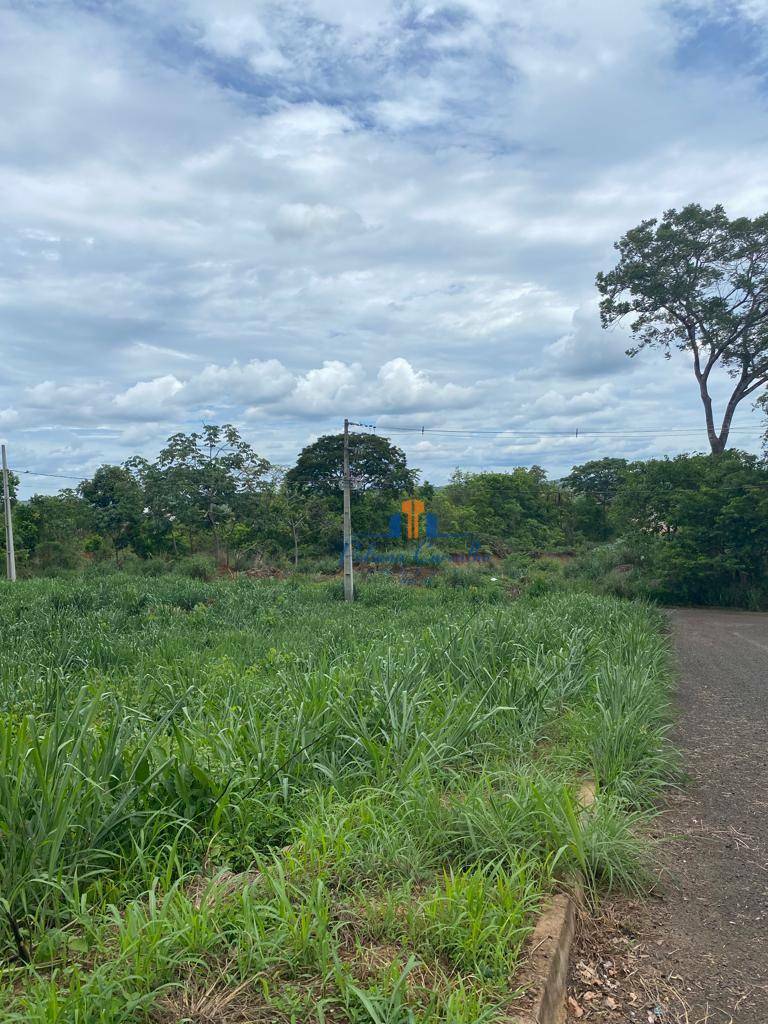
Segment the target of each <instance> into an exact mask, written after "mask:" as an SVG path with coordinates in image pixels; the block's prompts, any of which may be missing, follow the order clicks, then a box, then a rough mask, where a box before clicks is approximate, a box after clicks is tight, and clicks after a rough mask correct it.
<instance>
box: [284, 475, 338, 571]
mask: <svg viewBox="0 0 768 1024" xmlns="http://www.w3.org/2000/svg"><path fill="white" fill-rule="evenodd" d="M269 514H270V517H271V518H272V520H273V522H274V523H275V524H276V525H277V526H278V527H279V528H280V529H282V530H283V531H284V532H285V533H287V534H288V535H289V537H290V543H291V549H292V556H293V564H294V566H296V567H297V566H298V564H299V548H300V545H301V544H302V542H303V543H310V544H313V546H316V545H317V542H318V540H321V539H322V536H323V534H324V533H325V531H326V528H327V524H328V518H329V515H330V510H329V508H328V502H327V500H326V499H324V498H323V497H322V496H321V495H319V494H313V493H312V492H311V491H307V490H299V489H298V488H296V487H291V486H290V484H288V483H284V484H283V486H282V487H281V488H280V489H279V491H278V492H277V493H276V495H275V497H274V500H273V501H272V502H271V503H270V508H269Z"/></svg>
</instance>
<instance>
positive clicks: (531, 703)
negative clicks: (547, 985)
mask: <svg viewBox="0 0 768 1024" xmlns="http://www.w3.org/2000/svg"><path fill="white" fill-rule="evenodd" d="M0 633H2V636H3V638H4V643H3V649H2V659H1V660H0V892H1V893H2V902H0V910H1V911H2V916H3V921H2V923H1V924H0V929H1V930H2V947H0V952H2V956H3V957H4V960H5V968H4V970H5V973H6V976H7V977H6V980H9V981H12V982H13V984H11V985H8V986H6V995H4V996H0V1010H2V1012H3V1013H4V1015H5V1016H6V1017H7V1018H8V1019H9V1020H12V1019H17V1020H22V1019H24V1020H35V1021H41V1022H42V1021H46V1022H47V1021H51V1022H52V1021H60V1020H77V1021H90V1020H94V1021H95V1020H99V1021H105V1020H109V1021H111V1020H143V1019H146V1018H147V1015H148V1014H151V1013H161V1012H162V1013H171V1014H172V1013H173V1012H176V1011H178V1014H179V1015H180V1016H183V1013H182V1010H183V1007H184V1006H186V1005H192V1004H189V999H192V996H193V995H194V992H195V991H196V988H195V986H197V985H203V986H204V987H203V989H202V991H201V992H200V993H198V995H199V998H200V999H203V1000H208V1003H210V1005H213V1002H212V1001H214V1002H215V999H214V997H215V998H219V997H220V998H221V999H222V1000H224V1001H225V1003H226V1005H227V1006H230V1005H231V1001H232V1000H233V999H235V998H236V999H237V1000H239V1001H240V1002H241V1003H242V1004H243V1005H245V1004H246V1003H249V1005H250V1004H253V1006H255V1007H258V1008H259V1010H258V1012H259V1013H274V1015H275V1019H281V1018H280V1014H283V1015H284V1016H285V1018H286V1019H290V1018H291V1014H293V1015H294V1016H296V1015H299V1016H301V1014H304V1015H305V1016H306V1017H307V1019H315V1020H322V1019H324V1017H323V1014H325V1019H329V1020H330V1019H347V1020H361V1021H363V1020H376V1019H380V1020H382V1021H384V1020H386V1021H396V1020H403V1021H405V1020H419V1021H448V1020H451V1021H454V1022H455V1024H460V1022H461V1021H467V1022H468V1021H474V1020H482V1019H488V1020H490V1019H493V1018H494V1014H496V1013H498V1012H501V1011H500V1009H499V1008H500V1007H503V1004H504V998H505V997H504V992H505V991H506V990H507V989H508V984H507V983H506V979H508V976H509V974H510V972H512V971H513V970H514V966H515V962H516V959H517V957H518V956H519V951H520V949H521V946H522V943H523V941H524V939H525V936H526V934H527V932H528V930H529V928H530V927H531V921H532V915H533V911H534V910H535V907H536V906H537V904H538V902H539V901H540V900H541V899H542V897H543V896H544V895H545V894H546V893H547V892H548V891H550V890H551V889H552V888H553V887H554V886H557V885H568V884H569V880H570V879H571V878H572V876H573V872H574V871H576V870H577V869H578V870H580V871H581V872H582V873H583V874H584V875H585V876H586V878H587V879H588V881H589V884H590V885H591V886H592V887H593V888H594V889H595V890H597V889H598V888H599V887H601V886H606V885H613V884H621V885H624V886H632V885H637V884H638V881H639V879H640V877H641V847H640V844H639V841H638V839H637V835H636V829H635V826H636V825H637V822H638V815H642V814H643V813H644V811H645V809H647V808H648V807H649V805H650V803H651V801H652V799H653V797H654V796H655V795H656V793H657V792H658V790H659V788H660V787H661V786H662V785H663V784H664V783H665V781H667V780H668V778H669V777H670V772H671V770H672V760H671V756H670V751H669V748H668V745H667V742H666V717H667V712H666V687H667V655H666V647H665V642H664V640H663V638H662V635H661V631H660V626H659V621H658V618H657V616H656V613H655V612H653V611H652V610H650V609H648V608H645V607H642V606H639V605H631V604H628V603H619V602H617V601H614V600H612V599H608V598H597V597H590V596H585V595H573V594H570V595H569V594H556V595H551V596H548V597H544V598H541V599H539V600H535V601H534V600H532V599H531V600H525V601H521V602H518V603H516V604H509V603H507V602H506V601H505V600H504V598H503V594H502V593H501V592H500V591H499V590H498V589H497V588H496V587H495V585H494V581H493V580H491V578H490V577H489V578H488V579H487V580H485V581H483V582H482V583H481V584H479V585H477V586H473V587H466V588H465V587H461V588H458V587H453V586H441V585H436V586H430V587H425V588H413V587H405V586H402V585H398V584H397V583H396V582H393V581H390V580H381V579H376V580H371V581H368V582H366V583H365V584H364V586H363V587H362V589H361V594H360V600H359V601H358V602H356V603H355V605H353V606H351V607H350V606H347V605H345V604H344V603H343V602H342V601H341V600H340V595H339V593H338V586H337V584H336V583H335V582H334V583H327V584H316V583H301V582H297V581H296V580H291V581H287V582H269V581H260V582H258V583H255V582H251V581H235V582H229V581H228V582H210V583H209V582H205V581H203V580H197V579H180V578H178V577H171V576H161V577H157V578H154V577H153V578H118V577H110V578H104V579H90V580H83V579H80V580H76V579H75V580H37V581H30V582H26V583H22V584H19V585H17V586H15V587H10V586H3V587H0ZM585 774H590V775H592V776H594V778H595V780H596V783H597V787H598V797H597V803H596V807H595V810H594V812H593V813H592V814H590V815H589V816H588V817H584V816H583V815H581V814H580V813H579V807H578V789H579V785H580V780H581V778H582V777H583V776H584V775H585ZM238 873H241V874H238ZM206 979H207V980H206ZM212 979H213V980H212ZM502 979H505V983H504V984H502ZM214 981H215V983H214ZM211 985H213V987H212V988H210V986H211ZM205 986H209V988H210V991H209V988H206V987H205ZM220 990H221V992H220ZM206 993H207V994H206ZM233 993H236V996H235V995H233ZM195 998H197V997H195ZM185 999H186V1000H187V1003H185V1002H184V1000H185ZM227 1000H229V1002H226V1001H227ZM249 1001H250V1002H249ZM195 1005H196V1004H195ZM201 1005H202V1004H201ZM206 1005H207V1004H206ZM222 1005H224V1003H223V1004H222ZM153 1007H154V1009H153ZM162 1007H165V1009H158V1008H162ZM323 1007H325V1009H323ZM169 1008H170V1009H169ZM174 1008H175V1009H174ZM254 1012H256V1011H254ZM414 1014H415V1015H416V1016H414ZM334 1015H336V1016H334ZM409 1015H410V1016H409ZM224 1019H226V1018H224Z"/></svg>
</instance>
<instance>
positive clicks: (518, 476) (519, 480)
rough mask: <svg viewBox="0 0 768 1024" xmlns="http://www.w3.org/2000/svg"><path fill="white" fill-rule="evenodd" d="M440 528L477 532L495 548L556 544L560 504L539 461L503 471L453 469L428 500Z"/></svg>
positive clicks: (522, 548) (559, 538) (528, 548)
mask: <svg viewBox="0 0 768 1024" xmlns="http://www.w3.org/2000/svg"><path fill="white" fill-rule="evenodd" d="M431 507H433V508H435V509H436V510H437V512H438V514H439V516H440V524H441V529H442V530H443V531H446V532H448V531H450V532H453V531H461V532H469V533H476V534H477V535H478V536H479V537H480V538H481V539H482V540H483V541H484V542H485V543H487V544H489V545H490V546H491V547H492V548H494V549H495V550H496V551H498V553H503V552H504V551H505V550H509V549H514V550H517V551H534V550H536V549H539V548H544V547H548V546H550V545H553V544H558V543H561V542H562V540H563V523H562V516H563V514H564V512H565V506H564V505H563V503H562V496H561V495H560V494H559V492H558V489H557V488H556V487H554V486H553V485H552V484H551V483H549V482H548V481H547V479H546V474H545V473H544V471H543V470H542V469H541V468H540V467H539V466H532V467H531V468H530V469H525V468H523V467H521V466H519V467H517V468H516V469H513V470H512V471H511V472H508V473H466V472H462V471H460V470H456V471H455V472H454V474H453V476H452V477H451V481H450V483H449V484H447V485H446V486H445V487H443V488H441V489H440V491H438V492H437V494H436V495H435V498H434V499H433V501H432V503H431Z"/></svg>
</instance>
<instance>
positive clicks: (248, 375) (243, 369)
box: [188, 359, 294, 404]
mask: <svg viewBox="0 0 768 1024" xmlns="http://www.w3.org/2000/svg"><path fill="white" fill-rule="evenodd" d="M293 380H294V378H293V375H292V374H291V373H290V372H289V371H288V370H287V369H286V368H285V367H284V366H283V364H282V363H281V362H280V361H279V360H277V359H266V360H264V361H261V360H259V359H252V360H250V362H248V363H245V364H243V365H241V364H240V363H239V362H238V361H237V360H233V362H232V363H230V365H229V366H217V365H216V364H215V363H211V364H209V365H208V366H206V367H205V369H204V370H203V371H202V373H200V374H198V375H197V376H196V377H193V378H192V379H191V381H190V382H189V385H188V394H189V395H190V396H192V397H194V398H197V399H199V400H200V401H204V402H210V401H211V399H214V398H223V399H225V400H227V401H229V402H240V403H248V404H250V403H255V402H261V401H266V402H268V401H274V400H275V399H277V398H280V397H282V396H283V395H285V394H287V393H288V391H290V389H291V387H292V386H293Z"/></svg>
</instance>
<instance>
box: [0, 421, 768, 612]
mask: <svg viewBox="0 0 768 1024" xmlns="http://www.w3.org/2000/svg"><path fill="white" fill-rule="evenodd" d="M351 461H352V476H353V484H354V490H353V524H354V529H355V531H356V532H357V533H358V534H359V535H360V536H361V537H363V538H365V537H366V536H367V535H368V534H371V533H374V534H375V533H379V534H381V533H382V532H385V531H386V529H387V524H388V522H389V518H390V516H391V515H392V514H393V513H396V512H398V511H399V508H400V502H401V499H402V498H404V497H411V496H416V497H419V498H421V499H422V500H423V501H424V504H425V507H426V508H427V510H428V511H429V512H430V513H431V514H433V515H436V516H437V519H438V522H439V526H440V531H441V532H442V533H445V534H454V535H456V534H464V535H470V534H471V535H472V537H473V543H476V544H477V545H478V550H479V551H480V552H481V553H484V555H485V556H486V557H488V558H490V559H491V560H492V564H493V565H494V566H495V567H496V570H497V574H498V572H500V571H502V570H504V567H505V566H511V567H512V568H511V577H510V578H511V579H512V580H513V581H514V582H515V584H516V585H517V586H519V587H520V589H526V588H527V587H529V586H531V585H534V586H535V588H536V589H539V590H541V589H544V588H545V587H546V586H547V585H549V586H550V587H561V586H566V585H567V586H580V585H589V586H594V587H597V588H598V589H603V590H608V591H610V592H614V593H620V594H625V595H630V596H643V597H647V598H650V599H653V600H659V601H662V602H673V603H695V604H731V605H747V606H749V607H764V606H768V463H767V462H766V461H761V460H759V459H758V458H756V457H754V456H751V455H747V454H745V453H742V452H738V451H734V450H728V451H725V452H723V453H722V454H720V455H706V456H705V455H682V456H679V457H677V458H674V459H653V460H649V461H646V462H632V463H630V462H628V461H627V460H625V459H621V458H605V459H600V460H596V461H592V462H587V463H584V464H582V465H580V466H576V467H574V469H573V470H572V471H571V472H570V473H569V474H568V475H567V476H565V477H564V478H563V479H562V480H559V481H553V480H549V479H547V476H546V473H545V472H544V471H543V470H542V469H540V468H538V467H536V466H533V467H531V468H528V469H524V468H516V469H513V470H511V471H509V472H483V473H468V472H462V471H459V470H457V471H456V472H455V473H454V474H453V476H452V478H451V480H450V482H449V483H448V484H447V485H445V486H443V487H434V486H432V485H431V484H429V483H426V482H424V483H420V482H419V474H418V471H417V470H415V469H413V468H411V467H409V466H408V465H407V463H406V459H405V455H404V453H403V452H402V451H401V450H400V449H399V448H397V447H396V446H394V445H392V444H390V442H389V441H388V440H387V439H386V438H383V437H380V436H377V435H374V434H354V435H352V459H351ZM340 480H341V437H340V436H339V435H334V436H329V437H323V438H320V439H319V440H318V441H317V442H315V443H314V444H313V445H309V446H308V447H307V448H305V449H304V450H303V451H302V453H301V454H300V456H299V459H298V461H297V464H296V466H295V467H293V468H291V469H289V470H286V469H285V468H284V467H278V466H274V465H272V464H270V463H269V462H268V461H267V460H266V459H263V458H262V457H261V456H259V455H258V454H257V453H256V452H254V451H253V449H252V448H251V446H250V445H248V444H247V443H246V442H244V441H243V440H242V438H241V437H240V435H239V433H238V432H237V430H236V429H235V428H234V427H231V426H228V425H225V426H222V427H218V426H208V427H205V428H204V430H203V431H202V432H201V433H193V434H190V435H185V434H177V435H174V436H173V437H171V438H170V439H169V441H168V443H167V445H166V447H165V448H164V449H163V451H162V452H161V454H160V456H159V458H158V459H157V461H156V462H154V463H150V462H147V461H146V460H144V459H139V458H134V459H130V460H129V461H128V462H127V463H125V464H124V465H122V466H103V467H101V468H100V469H99V470H98V471H97V472H96V473H95V475H94V476H93V478H92V479H91V480H86V481H83V483H82V484H81V485H80V486H79V487H78V488H77V489H76V490H64V491H61V492H60V493H59V494H57V495H51V496H48V495H36V496H35V497H33V498H30V499H29V500H27V501H22V502H18V503H17V504H16V505H15V508H14V525H15V532H16V541H17V548H18V551H17V563H18V565H19V569H20V574H21V575H23V576H24V575H26V576H31V575H60V574H61V573H67V572H79V571H86V572H88V573H90V574H100V573H104V572H112V571H115V570H120V571H124V572H127V573H131V574H135V575H147V576H159V575H163V574H164V573H166V572H175V573H178V574H181V575H184V576H188V577H192V578H198V579H212V578H213V577H214V576H215V575H216V574H217V573H220V572H223V571H227V570H231V571H234V572H238V571H243V570H250V571H253V572H256V573H257V574H264V575H268V574H270V573H274V572H278V573H283V574H285V573H288V572H296V571H298V572H308V573H324V574H328V573H334V572H336V571H337V569H338V559H339V551H340V542H341V537H340V534H341V489H340ZM422 540H423V537H422ZM467 543H468V542H467V541H466V540H464V541H461V540H451V539H450V538H448V539H445V540H437V541H431V542H428V543H426V544H422V546H421V547H420V548H417V547H416V545H414V544H413V543H412V544H410V545H406V544H405V543H404V542H401V541H394V540H393V541H388V540H377V541H376V542H375V544H374V547H375V549H376V550H377V552H378V556H381V564H380V565H379V566H378V567H379V568H386V566H387V565H388V564H390V565H391V564H393V563H394V564H397V563H400V562H402V563H405V564H413V563H415V564H421V565H426V566H440V565H442V566H446V565H448V564H449V563H450V562H451V559H452V557H458V556H460V555H461V552H464V553H466V550H467ZM603 544H606V545H608V546H607V547H606V548H605V550H603V551H594V550H593V549H594V548H595V547H596V546H598V545H603ZM370 549H371V543H370V542H369V541H366V540H365V539H363V540H361V541H360V543H359V554H360V557H361V558H363V559H366V558H368V557H369V551H370ZM548 556H556V558H557V559H558V560H557V561H554V562H553V561H551V560H550V561H549V562H547V557H548ZM566 562H567V563H568V564H567V565H566ZM601 566H602V567H603V568H604V569H605V572H603V573H601V572H600V571H598V570H599V567H601ZM545 581H548V583H546V582H545Z"/></svg>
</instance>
